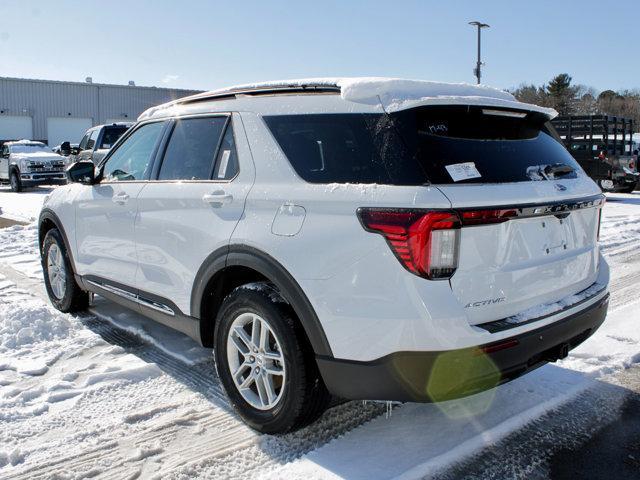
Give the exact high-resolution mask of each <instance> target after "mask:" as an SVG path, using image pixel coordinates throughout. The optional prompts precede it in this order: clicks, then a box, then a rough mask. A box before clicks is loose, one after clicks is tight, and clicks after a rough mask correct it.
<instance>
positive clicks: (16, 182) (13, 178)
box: [9, 170, 22, 193]
mask: <svg viewBox="0 0 640 480" xmlns="http://www.w3.org/2000/svg"><path fill="white" fill-rule="evenodd" d="M9 184H10V185H11V191H12V192H15V193H20V192H21V191H22V182H21V181H20V175H18V172H17V171H16V170H11V173H10V174H9Z"/></svg>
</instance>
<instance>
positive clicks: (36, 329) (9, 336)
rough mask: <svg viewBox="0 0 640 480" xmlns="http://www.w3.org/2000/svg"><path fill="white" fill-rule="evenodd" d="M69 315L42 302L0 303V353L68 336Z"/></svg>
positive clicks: (69, 326)
mask: <svg viewBox="0 0 640 480" xmlns="http://www.w3.org/2000/svg"><path fill="white" fill-rule="evenodd" d="M71 328H72V327H71V323H70V322H69V320H68V317H67V316H66V315H64V314H61V313H58V312H56V311H54V310H52V309H51V308H50V307H47V306H45V305H43V304H37V303H26V304H24V303H20V304H11V303H0V352H7V351H8V350H12V349H16V348H19V347H23V346H26V345H32V344H35V343H38V342H43V341H47V340H52V339H55V338H64V337H67V336H68V335H69V331H70V330H71Z"/></svg>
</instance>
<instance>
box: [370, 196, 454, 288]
mask: <svg viewBox="0 0 640 480" xmlns="http://www.w3.org/2000/svg"><path fill="white" fill-rule="evenodd" d="M358 216H359V217H360V221H361V222H362V225H363V226H364V228H365V229H366V230H368V231H370V232H374V233H379V234H381V235H382V236H384V238H385V239H386V240H387V243H388V244H389V246H390V247H391V250H392V251H393V253H394V254H395V256H396V257H397V258H398V260H399V261H400V263H402V265H404V267H405V268H406V269H407V270H409V271H410V272H411V273H414V274H416V275H419V276H421V277H425V278H428V279H431V280H442V279H448V278H451V276H452V275H453V274H454V272H455V271H456V268H457V267H458V245H459V238H460V226H461V223H460V218H459V217H458V215H457V214H456V213H455V212H451V211H441V210H439V211H427V212H425V211H416V210H389V209H371V208H361V209H359V210H358Z"/></svg>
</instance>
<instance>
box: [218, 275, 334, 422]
mask: <svg viewBox="0 0 640 480" xmlns="http://www.w3.org/2000/svg"><path fill="white" fill-rule="evenodd" d="M254 322H256V323H257V324H258V325H259V326H258V327H257V328H258V332H259V333H260V332H262V330H263V329H264V330H265V331H266V332H267V333H266V334H265V336H266V337H265V338H267V340H266V342H262V336H261V335H259V333H258V334H255V332H254V331H253V325H254ZM265 325H266V328H265ZM238 328H240V329H242V330H244V333H242V332H240V334H238V332H239V330H238ZM245 334H246V335H245ZM252 334H254V335H252ZM252 336H253V337H255V338H259V339H260V341H259V342H252V340H254V339H253V338H252ZM241 338H243V339H244V340H240V339H241ZM262 343H265V344H266V345H267V347H264V346H263V345H262ZM263 347H264V348H263ZM254 348H255V349H254ZM264 352H267V355H265V356H263V355H262V354H263V353H264ZM214 355H215V360H216V370H217V371H218V376H219V377H220V380H221V382H222V384H223V385H224V387H225V389H226V391H227V395H228V396H229V400H230V401H231V404H232V405H233V407H234V408H235V410H236V411H237V412H238V414H239V415H240V416H241V417H242V419H243V420H244V421H245V422H246V423H247V424H248V425H249V426H251V427H252V428H254V429H256V430H258V431H260V432H263V433H286V432H289V431H292V430H297V429H299V428H301V427H304V426H306V425H308V424H310V423H312V422H313V421H315V420H316V419H317V418H318V417H320V415H322V413H323V412H324V411H325V410H326V409H327V407H328V405H329V402H330V400H331V395H330V394H329V392H328V391H327V389H326V387H325V385H324V383H323V381H322V378H321V377H320V372H319V371H318V367H317V365H316V362H315V358H314V356H313V351H312V350H311V347H310V345H309V343H308V341H307V339H306V336H305V333H304V330H303V329H302V327H301V325H300V323H299V322H298V320H297V318H295V314H294V313H293V310H292V309H291V307H290V306H289V304H288V303H286V302H285V301H284V300H282V298H281V297H280V294H279V293H278V291H277V290H276V289H275V287H274V286H273V285H271V284H269V283H267V282H258V283H253V284H249V285H243V286H240V287H238V288H236V289H235V290H233V291H232V292H231V293H230V294H229V295H228V296H227V297H226V298H225V299H224V301H223V303H222V306H221V307H220V311H219V312H218V316H217V319H216V326H215V332H214ZM236 357H237V358H236ZM274 358H278V359H280V360H270V359H274ZM256 367H257V370H259V372H257V373H256ZM261 368H262V370H261ZM276 371H277V372H279V373H278V374H274V375H270V374H269V372H276ZM232 372H234V373H235V378H236V380H235V381H234V376H233V373H232ZM259 375H262V378H260V377H259ZM250 377H252V378H250ZM267 383H268V384H269V385H270V386H271V393H273V395H267V394H266V393H265V394H264V395H261V394H260V389H261V387H260V385H262V389H263V392H264V391H265V390H264V389H265V388H266V385H267ZM243 385H244V388H242V387H243ZM241 388H242V391H241ZM262 397H265V398H266V399H267V400H268V401H263V398H262ZM272 399H273V400H274V401H273V402H271V401H269V400H272Z"/></svg>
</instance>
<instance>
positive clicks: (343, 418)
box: [83, 297, 387, 463]
mask: <svg viewBox="0 0 640 480" xmlns="http://www.w3.org/2000/svg"><path fill="white" fill-rule="evenodd" d="M90 312H91V313H92V314H93V315H92V316H88V317H85V318H84V319H83V323H84V325H85V326H86V327H87V328H88V329H90V330H92V331H93V332H94V333H96V334H97V335H99V336H100V337H102V339H104V340H105V341H106V342H108V343H109V344H112V345H115V346H119V347H121V348H123V349H124V350H125V351H126V353H129V354H132V355H135V356H137V357H139V358H140V359H141V360H143V361H145V362H148V363H154V364H156V365H157V366H158V368H160V369H161V370H162V371H163V372H164V373H165V374H167V375H170V376H171V377H173V378H174V379H175V380H176V381H177V382H179V383H181V384H182V385H184V386H185V387H187V388H188V389H190V390H192V391H194V392H197V393H199V394H201V395H203V396H204V397H205V398H206V399H207V400H208V401H209V402H210V403H211V404H212V408H221V409H223V410H225V411H227V412H229V413H231V414H232V415H233V416H234V417H235V418H236V419H237V421H238V423H242V419H241V418H240V417H239V416H238V415H237V414H236V413H235V411H234V410H233V408H232V407H231V405H230V404H229V402H228V399H227V396H226V394H225V392H224V389H223V387H222V384H221V383H220V380H219V378H218V375H217V373H216V369H215V363H214V360H213V355H212V354H211V350H210V349H205V348H202V347H200V346H199V345H198V344H197V343H196V342H195V341H194V340H192V339H191V338H189V337H187V336H186V335H183V334H182V333H180V332H177V331H175V330H172V329H170V328H168V327H165V326H164V325H161V324H158V323H156V322H154V321H152V320H149V319H147V318H145V317H143V316H142V315H139V314H136V313H132V312H130V311H127V310H124V309H122V308H121V307H119V306H118V305H116V304H113V303H111V302H107V301H105V300H103V299H101V298H99V297H96V301H95V302H94V305H93V306H92V307H91V309H90ZM185 352H186V353H185ZM386 408H387V406H386V405H385V404H383V403H379V402H356V401H352V402H345V401H340V400H337V401H335V402H334V404H333V405H332V407H331V408H330V409H329V410H327V412H325V413H324V414H323V416H322V417H321V418H320V419H319V420H317V421H316V422H315V423H313V424H312V425H309V426H308V427H305V428H303V429H301V430H298V431H296V432H292V433H288V434H284V435H261V434H259V433H257V432H256V435H257V436H260V437H261V440H260V441H259V442H257V445H258V446H259V448H260V449H261V450H262V451H263V452H264V453H265V454H266V455H268V456H269V457H270V458H271V459H273V460H275V461H276V462H278V463H286V462H289V461H291V460H293V459H295V458H298V457H300V456H301V455H303V454H305V453H307V452H309V451H311V450H313V449H316V448H318V447H320V446H322V445H324V444H325V443H327V442H328V441H330V440H332V439H334V438H336V437H338V436H340V435H343V434H345V433H346V432H348V431H349V430H352V429H353V428H355V427H357V426H358V425H362V424H363V423H366V422H367V421H369V420H371V419H373V418H376V417H378V416H380V415H381V414H383V413H384V412H385V411H386ZM230 455H233V453H231V454H230Z"/></svg>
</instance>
